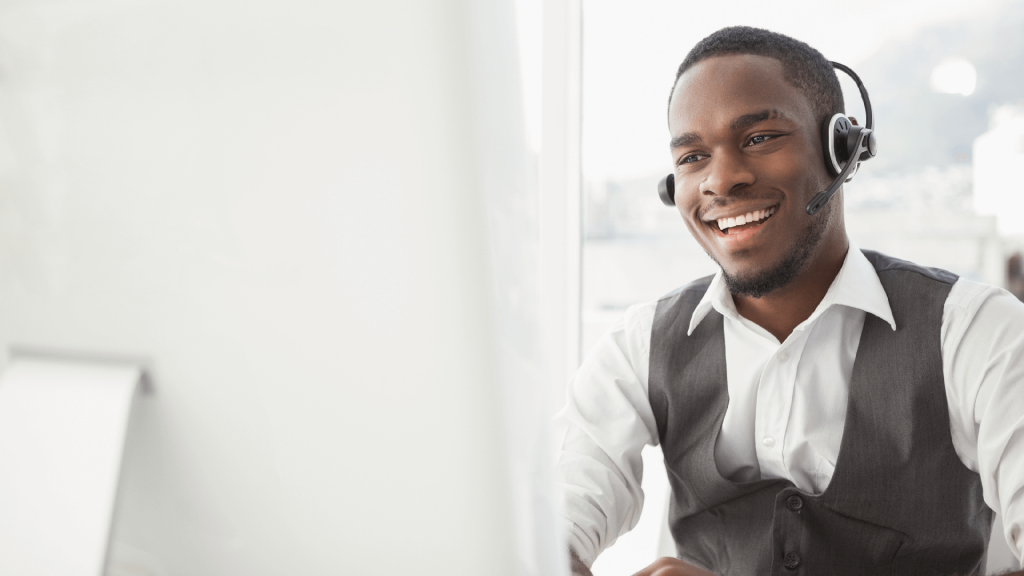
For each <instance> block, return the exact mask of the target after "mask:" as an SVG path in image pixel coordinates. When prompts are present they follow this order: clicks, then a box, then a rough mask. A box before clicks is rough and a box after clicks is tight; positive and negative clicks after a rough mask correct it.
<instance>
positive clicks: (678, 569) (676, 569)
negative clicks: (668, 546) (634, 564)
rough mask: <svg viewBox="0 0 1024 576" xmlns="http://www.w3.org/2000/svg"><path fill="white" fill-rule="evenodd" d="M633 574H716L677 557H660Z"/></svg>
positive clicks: (697, 575) (693, 575) (647, 575)
mask: <svg viewBox="0 0 1024 576" xmlns="http://www.w3.org/2000/svg"><path fill="white" fill-rule="evenodd" d="M633 576H715V575H714V574H712V573H711V572H708V571H707V570H704V569H703V568H697V567H696V566H692V565H690V564H687V563H686V562H683V561H682V560H677V559H675V558H667V557H666V558H658V559H657V560H655V561H654V564H651V565H650V566H648V567H647V568H644V569H643V570H641V571H639V572H637V573H636V574H634V575H633Z"/></svg>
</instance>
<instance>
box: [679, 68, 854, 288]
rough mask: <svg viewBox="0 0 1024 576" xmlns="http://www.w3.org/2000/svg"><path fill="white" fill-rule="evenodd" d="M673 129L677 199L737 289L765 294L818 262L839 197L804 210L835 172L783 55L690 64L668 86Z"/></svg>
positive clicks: (808, 105) (699, 238)
mask: <svg viewBox="0 0 1024 576" xmlns="http://www.w3.org/2000/svg"><path fill="white" fill-rule="evenodd" d="M669 129H670V131H671V135H672V145H671V148H672V158H673V161H674V163H675V181H676V205H677V207H678V208H679V212H680V214H682V216H683V220H684V221H685V222H686V225H687V227H688V228H689V229H690V233H691V234H693V237H694V238H696V239H697V242H699V243H700V244H701V246H702V247H703V248H704V250H705V251H706V252H707V253H708V254H709V255H710V256H711V257H712V258H713V259H714V260H715V261H716V262H718V264H719V265H720V266H721V267H722V270H723V272H724V273H725V276H726V279H727V280H728V281H729V282H730V288H731V289H732V290H733V292H734V293H737V292H738V293H746V294H748V295H752V296H762V295H764V294H765V293H767V292H770V291H771V290H774V289H775V288H777V287H780V286H781V285H785V284H786V283H788V282H789V281H791V280H792V279H793V278H794V277H795V276H796V275H797V274H799V273H800V272H801V271H802V270H803V269H804V268H806V266H807V265H808V264H809V263H813V261H814V258H815V256H816V255H817V252H818V250H817V248H818V246H819V245H820V244H821V239H822V237H823V236H824V234H825V231H826V228H827V227H828V226H829V223H830V221H831V220H832V219H833V218H832V217H831V216H833V215H832V214H831V212H832V210H831V209H832V204H834V203H835V201H837V200H838V201H839V202H841V199H833V200H834V202H833V203H830V204H829V205H828V206H827V207H826V208H825V209H824V210H822V211H821V212H819V213H818V215H817V216H815V217H811V216H808V215H807V212H806V211H805V209H806V206H807V203H808V202H809V201H810V199H811V198H812V197H813V196H814V194H816V193H818V192H820V191H821V190H822V189H824V188H825V187H826V186H827V185H828V183H829V177H828V174H827V173H826V171H825V167H824V165H823V162H822V152H821V141H820V135H819V131H818V130H819V127H818V126H817V123H816V120H815V115H814V111H813V108H812V106H811V103H810V101H809V100H808V99H807V97H806V96H804V94H803V93H802V92H801V91H800V90H798V89H797V88H795V87H793V86H791V85H790V84H789V83H787V82H786V81H785V80H784V79H783V70H782V64H781V63H780V62H779V61H777V60H775V59H774V58H768V57H765V56H755V55H747V54H743V55H729V56H717V57H714V58H709V59H707V60H704V61H702V62H700V63H698V64H696V65H694V66H693V67H692V68H690V69H689V70H687V71H686V73H685V74H683V75H682V76H681V77H680V78H679V82H678V83H677V85H676V88H675V90H674V92H673V94H672V101H671V103H670V107H669ZM840 213H841V211H840ZM723 228H724V230H723ZM751 286H753V288H750V287H751ZM745 287H746V288H745ZM748 288H749V289H748Z"/></svg>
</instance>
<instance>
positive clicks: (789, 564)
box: [782, 552, 800, 570]
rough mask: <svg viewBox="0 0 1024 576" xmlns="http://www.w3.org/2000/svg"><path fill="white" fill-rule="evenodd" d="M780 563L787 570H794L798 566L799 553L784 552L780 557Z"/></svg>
mask: <svg viewBox="0 0 1024 576" xmlns="http://www.w3.org/2000/svg"><path fill="white" fill-rule="evenodd" d="M782 565H783V566H785V567H786V569H787V570H796V569H797V568H798V567H799V566H800V555H799V554H797V553H796V552H786V555H785V556H783V557H782Z"/></svg>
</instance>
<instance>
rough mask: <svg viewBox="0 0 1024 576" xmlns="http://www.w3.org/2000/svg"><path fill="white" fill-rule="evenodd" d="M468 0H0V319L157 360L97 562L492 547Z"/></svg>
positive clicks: (500, 442) (495, 444) (210, 571)
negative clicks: (106, 552) (4, 148)
mask: <svg viewBox="0 0 1024 576" xmlns="http://www.w3.org/2000/svg"><path fill="white" fill-rule="evenodd" d="M473 18H475V16H474V15H473V14H472V13H471V11H470V10H469V8H468V7H467V5H466V4H465V3H463V2H457V1H454V0H452V1H437V2H430V3H424V2H418V1H414V0H390V1H382V2H340V3H338V2H312V1H309V2H305V1H288V2H286V1H283V0H281V1H270V0H261V1H255V2H235V1H229V0H209V1H204V2H187V1H182V2H163V1H148V0H124V1H99V0H84V1H81V2H74V3H68V2H57V1H53V2H50V1H36V2H17V3H7V4H4V6H3V7H2V8H0V69H2V70H3V73H2V75H0V131H2V138H0V139H2V140H6V141H7V142H8V144H9V145H10V146H9V147H10V150H12V158H13V160H11V161H10V162H0V169H4V168H5V167H6V171H5V172H3V174H0V344H3V345H5V346H6V345H9V344H11V343H15V344H22V345H36V346H45V347H57V348H62V349H74V350H82V351H85V352H89V351H93V352H99V353H104V354H121V355H139V356H145V357H150V358H153V360H154V370H155V372H156V374H157V382H156V389H155V393H154V395H153V396H151V397H148V398H146V399H145V400H143V401H142V402H140V405H139V406H138V411H137V415H138V417H137V418H135V419H133V424H132V430H131V433H130V435H129V440H128V444H127V447H126V455H125V474H124V477H123V480H122V491H121V495H120V499H119V503H118V512H117V515H116V517H115V525H114V540H115V545H114V548H113V553H112V560H111V564H110V567H109V573H110V574H116V575H118V576H120V575H122V574H125V575H127V574H132V575H135V574H150V575H152V574H157V575H160V576H167V575H180V576H204V575H215V574H216V575H220V574H245V575H247V576H258V575H261V574H266V575H271V574H273V575H278V574H309V575H316V574H324V575H327V574H330V575H337V574H409V573H416V574H444V575H452V574H467V575H468V574H472V575H477V574H484V573H486V574H507V573H511V571H512V569H513V568H512V566H513V564H514V562H513V560H514V558H513V552H512V549H513V548H512V545H511V541H512V540H513V537H512V534H513V532H514V530H513V528H512V520H511V518H512V516H511V511H510V505H509V503H508V502H509V498H508V483H507V479H506V474H505V470H506V466H507V460H506V458H505V455H506V449H505V446H506V445H505V444H504V438H503V429H502V418H501V415H502V412H501V406H500V403H501V396H500V388H499V386H498V382H499V378H498V371H497V368H496V360H495V357H496V354H495V345H494V338H493V328H494V323H493V321H492V308H491V302H490V299H489V295H490V294H491V291H492V288H493V285H492V277H491V275H490V273H489V269H488V254H487V249H488V237H487V233H486V232H487V231H486V229H485V218H484V206H483V195H482V194H481V193H480V190H481V181H482V174H483V172H484V170H485V168H484V167H482V165H481V160H480V156H479V154H478V145H477V144H478V139H477V132H476V131H475V126H474V120H473V118H474V116H473V111H474V110H475V109H479V108H480V107H481V106H486V102H480V101H477V100H475V99H474V98H475V97H474V95H473V94H474V92H473V88H472V85H473V78H472V72H471V71H472V68H473V64H472V62H471V56H472V55H473V54H475V53H477V52H478V50H476V49H475V48H474V45H473V42H486V38H487V37H486V35H485V36H483V38H482V39H478V40H473V36H472V35H471V34H470V33H469V31H470V28H471V27H472V26H473V25H474V20H473ZM510 25H511V23H510ZM508 73H511V74H514V73H515V69H514V68H513V69H512V70H509V71H508ZM57 552H58V551H55V553H57Z"/></svg>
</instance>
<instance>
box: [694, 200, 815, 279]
mask: <svg viewBox="0 0 1024 576" xmlns="http://www.w3.org/2000/svg"><path fill="white" fill-rule="evenodd" d="M831 208H832V206H831V205H828V206H827V207H826V209H825V210H822V211H821V212H820V213H819V214H818V217H817V218H814V219H812V220H811V224H810V226H808V227H807V228H806V229H805V230H804V232H803V234H801V235H800V237H799V238H797V240H796V242H794V243H793V244H792V245H791V246H790V247H789V248H788V249H787V250H786V253H785V254H783V256H782V259H781V260H780V261H779V262H778V263H777V264H775V265H774V266H772V267H771V268H768V269H765V270H757V271H754V272H752V273H751V274H749V275H746V276H733V275H732V274H729V273H728V272H726V270H725V268H724V267H723V266H722V264H721V262H719V261H718V260H715V257H714V256H711V254H710V253H708V256H711V259H712V260H715V263H716V264H718V267H719V268H721V269H722V278H723V279H724V280H725V285H726V286H727V287H728V288H729V292H731V293H732V294H735V295H737V296H749V297H751V298H761V297H763V296H766V295H768V294H770V293H772V292H774V291H775V290H778V289H779V288H783V287H785V286H787V285H789V284H790V283H791V282H792V281H793V280H795V279H796V277H797V276H798V275H799V274H800V272H801V271H802V270H803V269H804V267H805V266H806V264H807V261H808V260H810V258H811V255H812V254H814V252H815V251H816V250H817V248H818V246H819V245H820V244H821V241H822V238H824V237H825V229H826V228H827V227H828V226H827V223H828V219H829V215H830V213H831V212H832V210H831Z"/></svg>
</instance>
